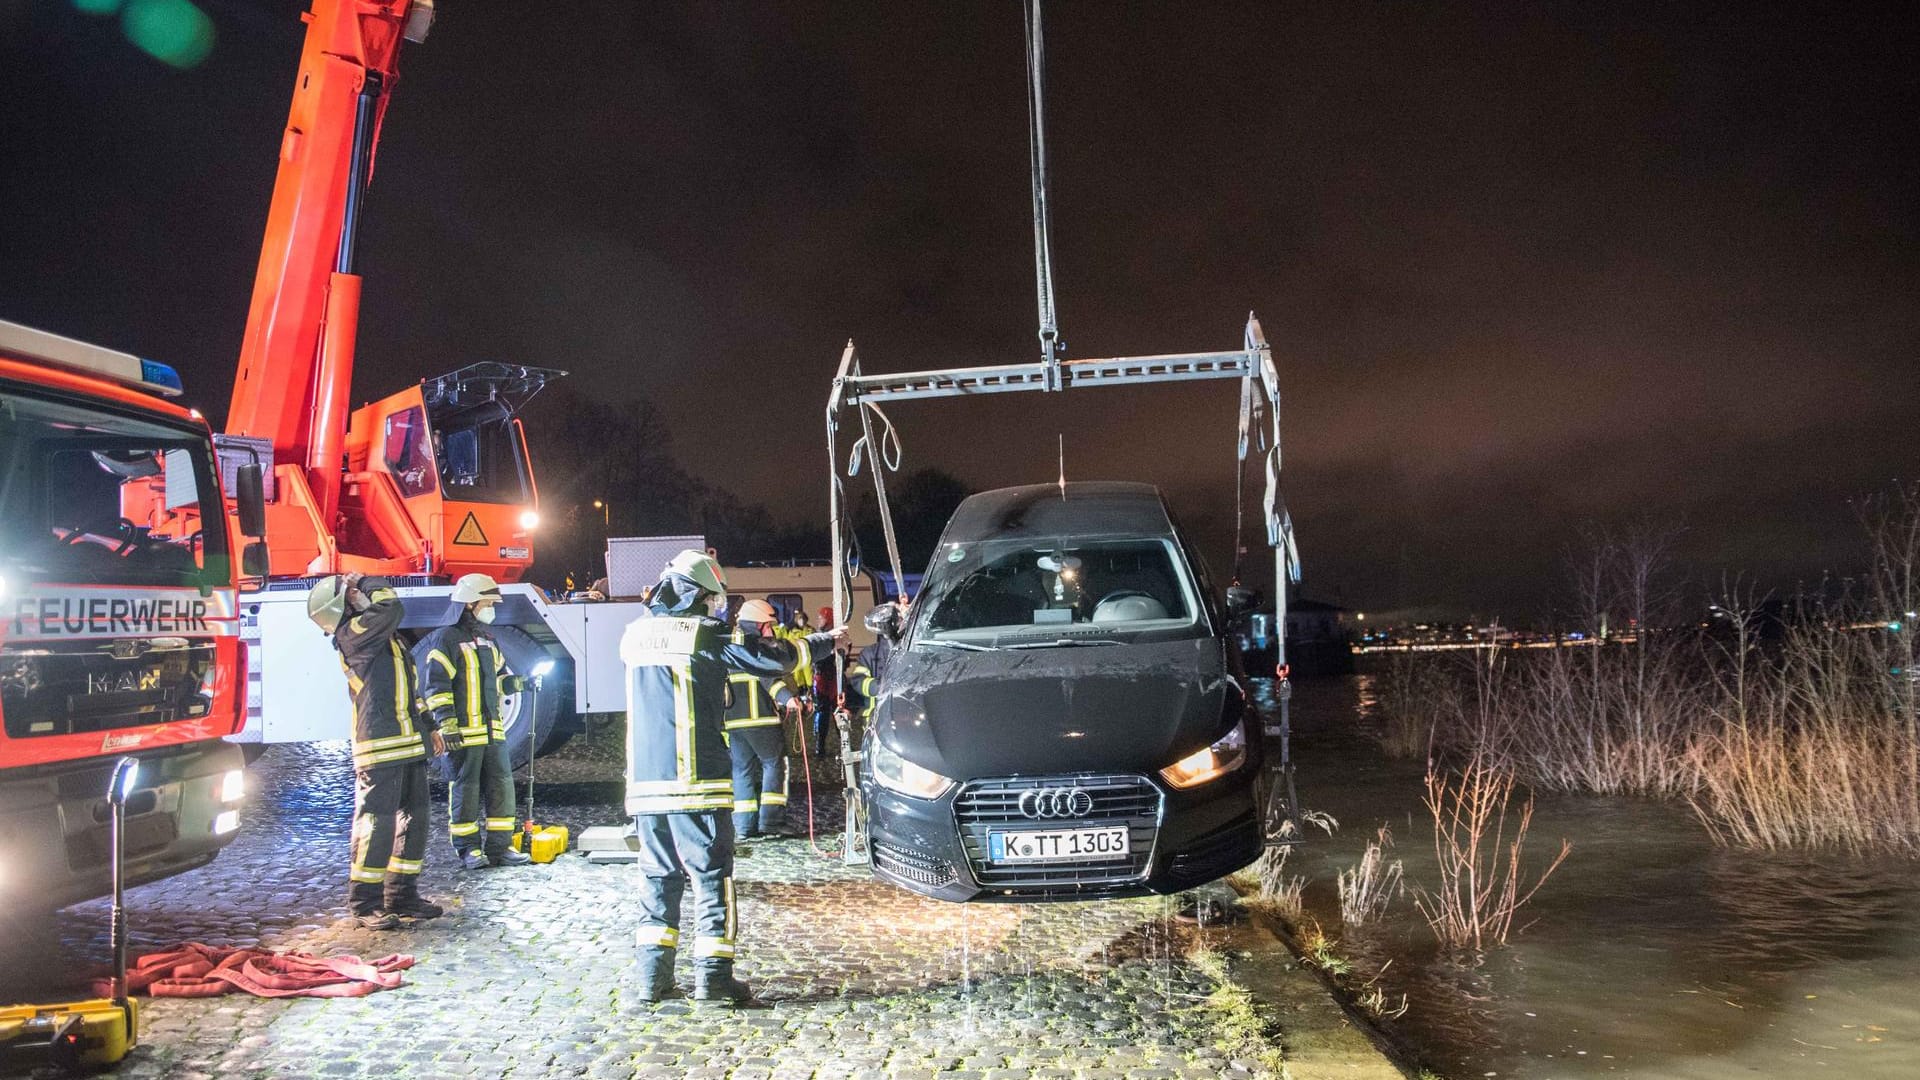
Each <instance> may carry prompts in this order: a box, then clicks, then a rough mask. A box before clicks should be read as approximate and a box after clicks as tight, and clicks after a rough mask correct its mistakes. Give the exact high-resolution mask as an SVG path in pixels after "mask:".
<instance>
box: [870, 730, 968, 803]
mask: <svg viewBox="0 0 1920 1080" xmlns="http://www.w3.org/2000/svg"><path fill="white" fill-rule="evenodd" d="M867 764H868V765H870V766H872V768H873V778H874V779H875V780H876V781H878V782H879V784H880V786H881V787H883V788H886V789H887V790H888V791H897V792H899V793H900V794H902V795H911V796H912V797H914V798H916V799H937V798H939V797H940V796H942V795H945V794H946V793H947V789H948V788H950V787H952V786H953V781H952V780H949V779H948V778H946V777H944V776H941V775H940V774H939V773H937V772H934V771H933V770H932V769H923V768H921V767H920V766H918V765H915V764H914V763H913V762H911V761H908V760H907V759H906V758H903V757H901V756H900V755H899V754H896V753H894V752H893V750H892V749H891V748H889V747H888V746H887V744H886V743H884V742H881V741H880V740H879V739H878V738H873V739H869V740H868V749H867Z"/></svg>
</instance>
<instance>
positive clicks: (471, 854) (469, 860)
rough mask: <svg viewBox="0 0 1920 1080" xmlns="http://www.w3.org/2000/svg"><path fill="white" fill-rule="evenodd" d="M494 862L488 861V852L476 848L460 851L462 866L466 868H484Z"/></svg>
mask: <svg viewBox="0 0 1920 1080" xmlns="http://www.w3.org/2000/svg"><path fill="white" fill-rule="evenodd" d="M492 865H493V863H491V862H488V861H487V853H486V852H484V851H480V850H478V849H475V850H473V851H463V852H461V853H460V866H461V869H464V870H484V869H486V868H487V867H489V866H492Z"/></svg>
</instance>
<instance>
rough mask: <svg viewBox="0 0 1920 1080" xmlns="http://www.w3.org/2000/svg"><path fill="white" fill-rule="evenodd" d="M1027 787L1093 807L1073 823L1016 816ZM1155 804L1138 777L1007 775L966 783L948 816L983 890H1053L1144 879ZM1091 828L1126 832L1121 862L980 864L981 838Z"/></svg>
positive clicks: (1155, 796)
mask: <svg viewBox="0 0 1920 1080" xmlns="http://www.w3.org/2000/svg"><path fill="white" fill-rule="evenodd" d="M1032 788H1079V789H1080V790H1082V791H1085V792H1086V793H1087V794H1088V795H1090V796H1092V798H1093V809H1092V810H1091V811H1089V812H1088V813H1086V814H1085V815H1082V816H1079V817H1074V818H1065V819H1060V818H1055V819H1046V820H1035V819H1033V818H1030V817H1027V816H1026V815H1025V814H1022V813H1021V812H1020V796H1021V795H1022V794H1024V793H1026V792H1027V791H1028V790H1029V789H1032ZM1160 803H1161V794H1160V789H1159V788H1157V787H1154V786H1153V784H1152V783H1151V782H1150V781H1148V780H1147V778H1146V777H1143V776H1125V775H1082V776H1028V777H1008V778H1002V779H993V780H974V781H970V782H968V783H967V785H966V786H965V787H963V788H961V789H960V794H959V795H957V796H955V797H954V801H953V816H954V822H955V824H957V825H958V826H959V828H960V841H961V844H962V845H963V846H964V847H965V848H966V852H967V863H968V866H969V868H971V869H972V871H973V877H974V880H975V881H977V882H979V883H980V884H981V885H982V886H983V887H986V888H991V889H1018V888H1040V889H1047V890H1058V889H1070V888H1072V887H1074V886H1078V885H1110V884H1114V883H1117V882H1125V881H1134V880H1138V879H1140V878H1143V877H1145V876H1146V873H1147V866H1148V863H1149V862H1150V861H1151V860H1152V858H1153V845H1154V841H1155V839H1156V838H1157V837H1158V834H1159V827H1160ZM1094 825H1125V826H1127V829H1128V844H1127V849H1128V852H1129V854H1128V855H1127V857H1126V858H1124V859H1098V860H1095V859H1084V860H1077V861H1074V862H1055V863H1024V864H1014V865H1005V866H996V865H994V864H993V863H991V862H989V861H988V859H987V835H988V834H989V833H991V832H995V831H999V832H1008V831H1012V830H1015V829H1044V828H1080V827H1083V826H1094Z"/></svg>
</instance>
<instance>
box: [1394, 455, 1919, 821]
mask: <svg viewBox="0 0 1920 1080" xmlns="http://www.w3.org/2000/svg"><path fill="white" fill-rule="evenodd" d="M1860 517H1861V520H1862V523H1863V524H1864V525H1865V531H1866V534H1867V537H1868V540H1869V545H1868V548H1869V550H1868V555H1869V560H1868V572H1867V573H1866V574H1865V575H1863V576H1862V577H1860V578H1857V579H1847V580H1845V581H1843V582H1841V583H1837V584H1836V583H1823V584H1822V585H1821V586H1820V587H1819V588H1818V589H1816V590H1815V591H1813V592H1812V593H1810V594H1808V595H1803V596H1800V597H1796V598H1794V599H1793V600H1792V601H1791V602H1789V603H1786V604H1784V605H1782V603H1781V602H1779V601H1776V600H1773V599H1772V598H1770V597H1768V596H1766V595H1764V594H1763V593H1761V592H1760V591H1759V590H1758V589H1756V588H1754V587H1753V586H1752V585H1750V584H1747V583H1746V582H1744V581H1742V580H1741V579H1739V578H1734V579H1732V580H1730V581H1723V582H1722V583H1721V585H1720V588H1719V589H1718V590H1717V591H1716V592H1714V593H1713V594H1712V596H1711V600H1712V603H1711V604H1710V605H1709V606H1708V614H1709V616H1710V618H1709V619H1708V621H1707V622H1706V623H1704V624H1703V623H1701V622H1700V621H1699V617H1698V614H1697V609H1695V610H1694V611H1684V610H1679V609H1676V608H1675V607H1674V603H1673V598H1674V596H1675V592H1674V590H1673V589H1672V588H1671V587H1670V586H1669V585H1668V584H1667V582H1666V581H1665V579H1664V577H1663V575H1662V567H1663V566H1664V564H1665V562H1666V552H1667V551H1668V550H1669V548H1670V546H1671V541H1672V536H1673V534H1672V532H1671V531H1661V530H1657V529H1652V528H1648V527H1641V528H1639V529H1637V530H1634V531H1630V532H1628V533H1627V534H1625V535H1623V536H1611V535H1606V534H1591V533H1590V534H1588V535H1587V536H1586V537H1585V538H1584V540H1583V544H1582V546H1581V547H1579V548H1578V549H1577V550H1576V551H1575V552H1574V554H1573V555H1572V556H1571V557H1570V559H1569V564H1570V567H1571V569H1572V571H1573V573H1572V579H1573V583H1574V589H1573V594H1574V599H1575V604H1574V611H1575V613H1576V614H1575V621H1574V623H1573V624H1572V625H1570V626H1567V627H1564V628H1563V629H1562V631H1561V637H1560V640H1561V642H1562V643H1563V644H1569V645H1571V644H1575V643H1577V644H1578V646H1579V647H1566V648H1548V649H1530V650H1525V651H1514V650H1484V651H1480V652H1478V653H1474V654H1455V655H1454V656H1447V657H1436V656H1434V655H1432V654H1423V655H1419V656H1411V655H1408V656H1398V657H1395V658H1394V661H1395V664H1396V665H1397V666H1391V667H1390V668H1389V671H1388V674H1387V675H1386V677H1385V678H1384V679H1383V680H1382V684H1383V685H1382V690H1381V713H1382V716H1383V718H1384V719H1385V722H1386V723H1385V728H1384V734H1382V735H1380V736H1378V737H1379V738H1380V739H1381V741H1382V743H1383V745H1386V746H1387V747H1388V752H1389V753H1406V754H1411V753H1414V752H1417V751H1416V750H1415V749H1414V745H1413V744H1414V743H1415V742H1416V741H1419V742H1422V743H1423V745H1422V747H1421V749H1423V750H1425V751H1426V752H1427V753H1428V754H1429V755H1430V756H1444V757H1453V758H1456V759H1469V758H1470V759H1473V760H1475V761H1478V762H1479V763H1481V764H1482V765H1484V766H1486V767H1488V768H1491V769H1493V770H1495V771H1496V772H1499V773H1502V774H1505V775H1508V776H1510V777H1513V778H1515V779H1517V780H1518V781H1521V782H1524V783H1527V784H1529V785H1531V786H1533V787H1536V788H1544V789H1548V790H1561V791H1590V792H1595V793H1599V794H1609V795H1647V796H1654V797H1661V798H1678V799H1685V800H1687V801H1688V802H1689V803H1690V804H1691V805H1692V806H1693V808H1694V810H1695V811H1696V813H1697V814H1698V815H1699V817H1700V819H1701V821H1702V822H1703V823H1705V825H1706V827H1707V829H1708V830H1709V831H1710V832H1711V833H1712V834H1713V836H1714V837H1715V838H1716V839H1718V840H1719V841H1721V842H1722V843H1729V844H1738V845H1742V846H1748V847H1759V848H1784V847H1789V846H1792V847H1830V848H1839V849H1844V850H1850V851H1856V852H1865V851H1875V850H1892V851H1909V852H1913V851H1920V671H1917V670H1916V667H1917V666H1920V665H1916V660H1920V657H1916V645H1917V644H1920V637H1917V636H1916V625H1915V624H1916V623H1920V617H1916V616H1914V615H1909V614H1908V613H1909V612H1915V611H1917V610H1920V484H1915V485H1907V486H1904V487H1900V488H1897V489H1895V490H1894V491H1893V492H1892V493H1890V494H1888V495H1885V496H1882V497H1878V498H1875V499H1870V500H1867V501H1866V502H1864V503H1863V504H1862V505H1861V507H1860ZM1458 655H1472V656H1474V657H1475V660H1474V662H1473V663H1471V664H1470V665H1461V664H1459V663H1458V661H1457V660H1456V659H1455V656H1458ZM1396 718H1397V719H1396ZM1396 725H1411V726H1407V727H1406V728H1405V730H1403V731H1401V732H1400V734H1399V735H1397V736H1396V735H1395V734H1394V733H1395V732H1396V730H1399V729H1398V728H1396ZM1414 732H1417V733H1418V738H1417V739H1416V737H1415V735H1414ZM1396 747H1397V749H1396Z"/></svg>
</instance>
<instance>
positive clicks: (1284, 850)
mask: <svg viewBox="0 0 1920 1080" xmlns="http://www.w3.org/2000/svg"><path fill="white" fill-rule="evenodd" d="M1301 820H1303V821H1304V822H1306V823H1308V824H1311V825H1314V826H1316V827H1318V828H1320V829H1322V830H1324V831H1325V832H1326V833H1327V835H1329V836H1331V835H1333V831H1334V830H1335V829H1337V828H1339V827H1340V823H1339V822H1338V821H1335V820H1334V819H1333V817H1332V815H1330V814H1324V813H1309V814H1306V815H1304V816H1303V817H1302V819H1301ZM1292 826H1293V823H1292V821H1288V822H1287V827H1286V828H1285V829H1283V830H1282V832H1283V834H1286V833H1291V832H1292ZM1292 850H1293V849H1292V847H1291V846H1287V845H1276V846H1274V847H1269V848H1267V849H1266V850H1265V851H1262V852H1261V853H1260V857H1259V858H1258V859H1256V860H1254V863H1253V868H1252V869H1253V877H1254V899H1255V900H1256V902H1258V903H1259V904H1261V905H1262V906H1264V907H1265V908H1266V909H1267V910H1268V911H1271V912H1273V913H1274V914H1276V915H1278V916H1280V917H1281V918H1282V919H1285V920H1286V921H1287V922H1289V923H1295V922H1298V921H1299V920H1300V913H1301V906H1300V897H1301V895H1302V894H1303V893H1304V892H1305V891H1306V888H1307V879H1306V878H1305V877H1304V876H1302V875H1300V874H1291V875H1290V874H1288V873H1287V854H1288V853H1289V852H1290V851H1292Z"/></svg>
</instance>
